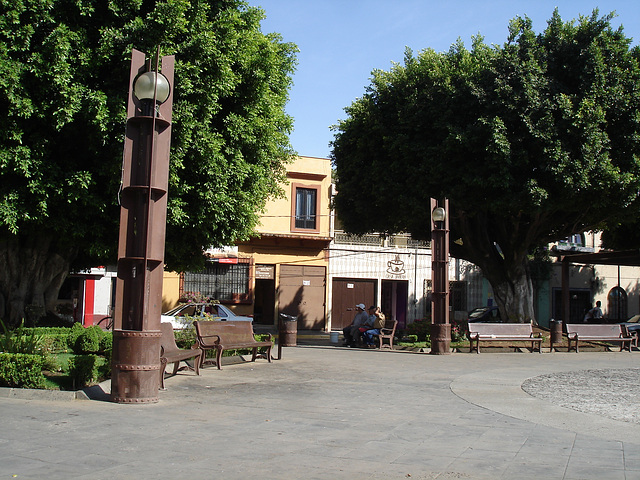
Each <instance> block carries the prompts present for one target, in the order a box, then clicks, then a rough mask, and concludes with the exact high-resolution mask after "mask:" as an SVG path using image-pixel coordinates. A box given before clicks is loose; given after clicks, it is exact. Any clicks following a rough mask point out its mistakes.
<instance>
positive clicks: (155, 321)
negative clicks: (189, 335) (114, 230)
mask: <svg viewBox="0 0 640 480" xmlns="http://www.w3.org/2000/svg"><path fill="white" fill-rule="evenodd" d="M159 63H160V62H159V55H156V58H155V69H154V68H153V65H152V64H151V61H147V60H146V58H145V54H144V53H142V52H139V51H137V50H133V52H132V54H131V72H130V77H129V100H128V105H127V128H126V138H125V144H124V155H123V163H122V186H121V193H120V203H121V208H120V237H119V244H118V278H117V282H116V299H115V311H114V331H113V353H112V360H111V400H112V401H114V402H118V403H144V402H157V401H158V390H159V388H160V375H161V372H160V338H161V333H160V315H161V312H162V278H163V271H164V242H165V232H166V215H167V188H168V179H169V147H170V145H171V112H172V105H173V89H172V88H171V84H172V83H173V70H174V57H173V56H167V57H162V73H160V71H159V70H160V69H159V66H160V65H159Z"/></svg>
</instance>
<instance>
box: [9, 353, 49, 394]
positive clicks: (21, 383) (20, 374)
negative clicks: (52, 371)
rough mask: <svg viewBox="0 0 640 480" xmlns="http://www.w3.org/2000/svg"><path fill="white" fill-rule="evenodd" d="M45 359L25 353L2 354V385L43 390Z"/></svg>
mask: <svg viewBox="0 0 640 480" xmlns="http://www.w3.org/2000/svg"><path fill="white" fill-rule="evenodd" d="M42 361H43V357H41V356H40V355H29V354H24V353H0V385H2V386H4V387H20V388H43V387H44V375H42Z"/></svg>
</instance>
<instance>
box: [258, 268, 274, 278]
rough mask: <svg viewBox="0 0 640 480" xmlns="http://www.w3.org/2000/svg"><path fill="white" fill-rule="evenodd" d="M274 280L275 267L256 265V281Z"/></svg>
mask: <svg viewBox="0 0 640 480" xmlns="http://www.w3.org/2000/svg"><path fill="white" fill-rule="evenodd" d="M275 278H276V266H275V265H256V280H273V279H275Z"/></svg>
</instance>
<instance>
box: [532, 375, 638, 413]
mask: <svg viewBox="0 0 640 480" xmlns="http://www.w3.org/2000/svg"><path fill="white" fill-rule="evenodd" d="M522 389H523V390H524V391H525V392H527V393H528V394H529V395H532V396H534V397H536V398H540V399H543V400H547V401H549V402H551V403H553V404H555V405H559V406H561V407H566V408H571V409H573V410H577V411H579V412H584V413H594V414H596V415H603V416H605V417H608V418H611V419H614V420H622V421H624V422H630V423H640V368H632V369H626V370H614V369H603V370H580V371H574V372H563V373H554V374H549V375H541V376H539V377H533V378H530V379H528V380H526V381H525V382H524V383H523V384H522Z"/></svg>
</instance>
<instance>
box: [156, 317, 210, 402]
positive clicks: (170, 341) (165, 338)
mask: <svg viewBox="0 0 640 480" xmlns="http://www.w3.org/2000/svg"><path fill="white" fill-rule="evenodd" d="M160 331H161V332H162V337H161V338H160V388H161V389H162V390H164V389H165V388H164V370H165V368H166V367H167V363H173V375H175V374H176V373H178V366H179V365H180V362H181V361H185V360H188V359H190V358H193V359H194V360H193V363H194V367H193V369H194V370H195V372H196V375H200V360H201V357H202V356H203V355H202V350H200V349H199V348H193V347H192V348H191V349H184V348H178V345H176V337H175V335H174V334H173V326H172V325H171V324H170V323H165V322H162V323H161V324H160ZM185 363H186V362H185ZM189 368H190V367H189Z"/></svg>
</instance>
